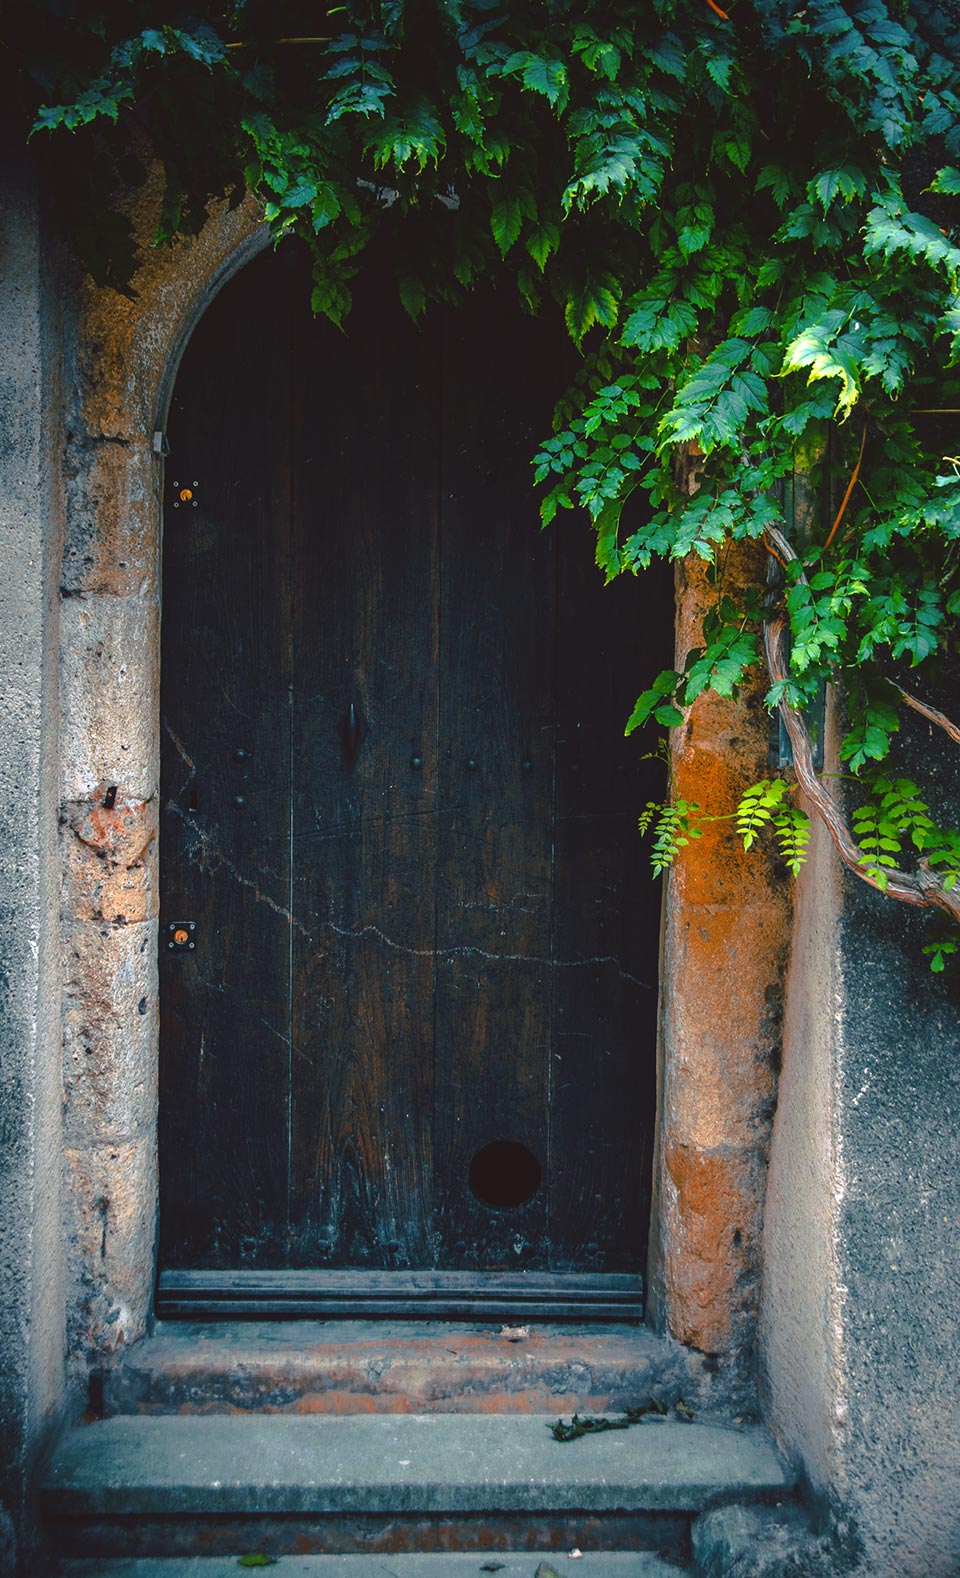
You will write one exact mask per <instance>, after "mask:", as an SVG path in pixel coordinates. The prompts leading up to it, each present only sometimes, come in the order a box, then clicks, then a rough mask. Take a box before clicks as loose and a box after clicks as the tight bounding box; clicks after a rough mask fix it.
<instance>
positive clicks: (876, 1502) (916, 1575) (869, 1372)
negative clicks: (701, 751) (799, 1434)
mask: <svg viewBox="0 0 960 1578" xmlns="http://www.w3.org/2000/svg"><path fill="white" fill-rule="evenodd" d="M956 695H957V686H956V684H954V685H953V686H951V687H950V688H949V689H948V690H946V691H945V697H947V698H949V697H951V696H953V697H955V696H956ZM947 705H948V706H949V701H948V702H947ZM953 710H954V711H955V708H954V709H953ZM904 732H905V733H906V734H907V735H908V736H909V739H910V745H912V747H913V750H912V753H911V751H910V746H909V745H908V748H907V751H905V753H904V755H903V757H902V758H901V760H902V761H903V762H904V764H905V765H907V764H908V763H909V761H910V755H911V754H912V756H913V764H914V765H915V766H917V767H918V771H923V778H924V780H927V781H928V772H927V771H926V770H924V769H920V768H919V759H920V756H921V753H922V757H923V760H924V762H925V763H926V764H931V763H932V765H933V770H934V774H935V785H934V795H933V803H934V805H935V806H937V807H939V808H941V810H946V812H947V815H948V816H949V815H950V814H951V812H952V815H953V817H954V818H956V816H957V813H958V809H960V795H958V793H957V788H956V772H957V753H956V747H955V746H952V745H950V744H949V742H947V741H946V740H945V738H944V737H943V735H940V734H935V733H934V731H933V730H932V729H931V728H930V726H929V725H927V724H925V723H922V722H919V721H918V723H917V724H916V725H911V726H910V727H909V728H908V729H905V731H904ZM941 742H942V744H941ZM850 887H851V888H852V890H853V891H851V892H849V893H848V894H847V898H846V903H845V905H844V910H843V914H842V918H841V925H840V956H841V958H842V961H843V963H842V968H843V974H844V979H845V981H846V983H847V991H846V993H845V994H844V997H843V1034H842V1040H841V1052H840V1056H839V1058H838V1066H837V1101H838V1131H839V1135H840V1143H841V1146H842V1154H843V1167H844V1173H845V1176H846V1186H845V1192H844V1202H843V1210H842V1213H841V1217H840V1224H839V1266H838V1276H839V1280H840V1283H841V1284H842V1285H843V1287H844V1288H845V1289H846V1294H845V1300H844V1320H843V1327H844V1351H843V1364H844V1383H845V1389H846V1428H845V1432H844V1436H843V1439H842V1443H841V1449H842V1452H843V1459H844V1461H843V1491H844V1494H845V1496H846V1498H847V1500H848V1503H849V1505H850V1508H851V1510H852V1513H853V1516H854V1518H855V1520H856V1523H857V1526H858V1531H859V1534H860V1538H861V1540H862V1542H863V1547H864V1571H865V1572H868V1573H870V1574H876V1575H877V1578H948V1575H950V1578H955V1575H956V1574H957V1573H958V1572H960V1362H958V1339H960V1277H958V1267H960V982H958V980H957V978H956V977H955V976H946V977H945V976H940V977H937V976H933V975H931V973H930V971H929V969H928V967H927V964H926V961H925V960H924V959H923V958H922V957H921V946H922V940H923V937H924V934H925V920H924V917H922V916H921V915H919V914H917V913H916V912H914V911H911V910H909V909H907V908H906V907H905V906H904V905H900V904H893V903H891V902H889V901H884V900H883V899H881V898H879V897H878V896H877V895H875V894H873V893H871V892H870V891H869V889H867V888H866V887H865V886H864V885H863V884H862V883H851V884H850Z"/></svg>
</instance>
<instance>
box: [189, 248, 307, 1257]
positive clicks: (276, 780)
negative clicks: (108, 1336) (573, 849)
mask: <svg viewBox="0 0 960 1578" xmlns="http://www.w3.org/2000/svg"><path fill="white" fill-rule="evenodd" d="M282 272H283V271H282ZM276 280H277V272H276V269H275V268H274V267H273V260H272V259H262V260H259V261H258V262H257V263H254V264H252V265H251V266H250V268H249V269H248V270H246V271H245V272H244V273H243V274H242V275H241V276H240V277H239V279H237V280H236V281H235V282H234V283H233V284H232V285H231V286H230V290H229V294H227V295H225V296H224V297H222V298H220V300H218V301H216V302H214V304H213V306H212V307H211V308H210V310H209V312H208V313H207V315H206V317H205V318H204V319H203V321H202V322H201V324H200V326H199V327H198V329H197V331H196V334H195V335H194V338H193V340H192V341H191V343H190V345H189V347H188V349H187V353H186V356H185V359H184V368H183V372H182V374H181V377H180V379H179V380H178V384H177V393H176V399H175V401H174V405H173V409H172V412H171V417H170V443H171V456H170V460H169V461H168V463H167V466H166V479H167V480H166V493H167V497H166V507H165V511H164V531H165V544H164V585H163V597H164V618H163V649H162V688H161V733H162V742H161V743H162V764H161V782H162V786H163V800H162V821H161V849H162V855H161V916H162V922H163V926H164V928H165V930H164V934H163V939H162V945H161V950H160V955H161V957H160V967H161V991H162V1005H161V1058H160V1071H161V1072H160V1167H161V1188H162V1191H163V1210H162V1256H163V1261H164V1263H165V1264H168V1265H181V1266H183V1265H197V1264H208V1265H223V1266H230V1265H236V1266H242V1265H249V1264H255V1265H259V1266H267V1265H282V1264H283V1257H284V1254H285V1240H286V1217H287V1128H288V1105H289V1062H290V984H289V962H288V961H289V930H290V918H289V915H290V912H289V905H290V838H289V815H288V809H287V808H288V804H289V783H290V711H289V694H288V690H287V681H288V672H287V671H288V666H289V643H290V629H289V612H290V588H289V566H290V556H289V541H288V539H289V530H290V454H289V433H290V421H289V412H290V407H289V332H288V330H289V323H288V313H287V301H288V297H287V295H286V293H285V292H284V291H283V290H277V289H275V288H274V284H275V282H276ZM174 482H178V483H180V485H181V487H184V488H185V487H190V488H191V489H192V490H194V491H195V496H196V499H197V504H196V507H194V505H193V503H192V501H191V500H186V501H179V500H178V504H179V507H178V508H177V509H174V508H173V502H174V492H175V490H174V487H173V484H174ZM180 920H192V921H194V922H195V925H196V933H195V938H196V945H195V948H194V950H193V951H192V952H191V953H189V954H179V953H176V952H173V951H171V950H169V949H168V948H167V946H166V943H167V941H168V940H169V930H168V928H169V925H170V924H171V922H175V921H180Z"/></svg>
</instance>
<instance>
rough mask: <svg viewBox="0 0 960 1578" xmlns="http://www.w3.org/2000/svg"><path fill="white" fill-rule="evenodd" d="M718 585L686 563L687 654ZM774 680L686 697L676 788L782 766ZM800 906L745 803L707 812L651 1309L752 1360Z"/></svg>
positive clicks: (663, 1154)
mask: <svg viewBox="0 0 960 1578" xmlns="http://www.w3.org/2000/svg"><path fill="white" fill-rule="evenodd" d="M762 574H763V550H762V549H760V548H758V547H756V546H755V545H753V544H745V545H743V546H742V547H737V548H735V549H733V550H731V551H730V552H729V553H728V554H727V555H726V556H725V559H724V564H723V579H724V582H725V588H726V589H728V590H731V591H735V590H736V588H737V587H738V586H739V585H743V584H744V583H745V582H747V581H750V582H753V583H754V584H755V583H756V579H757V576H758V575H760V576H762ZM715 596H716V588H715V586H713V585H711V584H710V582H709V581H708V568H707V566H705V565H703V564H702V563H701V562H700V561H699V560H697V559H695V558H693V557H692V556H691V558H690V559H688V560H687V561H685V562H684V563H682V564H681V565H679V566H678V571H677V667H678V668H680V669H682V668H683V665H684V662H685V659H686V656H687V653H688V652H689V650H690V648H691V647H696V646H700V645H702V644H703V643H702V635H701V627H702V620H703V615H704V613H705V611H706V609H707V608H708V607H709V606H710V605H711V604H712V603H713V601H714V598H715ZM765 689H766V686H765V684H764V681H763V676H762V675H757V676H756V677H755V678H752V680H751V683H750V684H749V685H748V686H745V687H744V688H743V689H742V690H741V692H740V694H739V696H738V698H737V699H736V700H735V701H723V700H721V699H720V698H719V697H717V696H713V695H708V696H703V697H701V698H700V699H699V700H698V701H697V702H695V703H694V705H693V706H692V707H690V708H689V709H688V710H687V712H686V716H685V718H684V722H683V723H682V724H681V725H679V726H678V727H677V728H675V729H673V730H672V731H671V736H672V738H671V763H672V766H671V771H672V788H673V795H674V797H675V798H683V799H686V800H691V801H695V802H697V803H698V804H699V805H700V806H701V807H702V809H703V810H704V811H706V812H709V813H711V814H718V815H727V814H729V813H732V812H733V810H734V808H735V807H736V804H737V801H738V800H739V798H740V795H741V794H742V793H743V790H744V789H745V788H746V787H747V785H748V784H750V783H752V782H754V781H755V780H756V779H758V778H764V777H768V776H770V772H771V769H770V766H769V737H770V733H769V731H770V723H769V715H768V713H767V711H766V709H765V707H764V706H763V695H764V692H765ZM790 906H791V896H790V877H789V875H788V873H787V872H786V870H785V869H784V868H783V867H782V866H781V865H780V863H779V862H778V861H777V859H776V856H775V851H773V850H763V851H761V850H758V849H756V848H755V849H754V850H752V851H751V852H750V853H749V854H747V853H745V852H744V850H743V848H742V845H741V844H740V842H739V841H738V839H737V836H736V830H735V825H734V822H733V819H732V817H731V818H730V820H724V821H717V822H712V823H707V824H706V825H705V827H704V830H703V836H702V838H700V839H698V840H696V841H693V842H691V843H690V844H688V845H687V846H686V848H684V849H683V850H682V851H681V853H680V855H679V857H678V859H677V861H676V864H675V865H674V867H673V869H672V871H671V872H670V873H669V876H668V878H667V883H666V893H665V901H664V932H663V961H662V969H661V1019H660V1048H659V1062H660V1082H659V1083H660V1097H659V1113H658V1144H657V1148H656V1157H657V1160H656V1164H655V1177H654V1212H653V1224H652V1234H651V1254H650V1312H651V1316H652V1318H653V1320H654V1322H655V1323H656V1324H657V1325H658V1326H659V1327H660V1328H661V1329H665V1330H667V1331H669V1332H670V1333H671V1334H672V1335H673V1336H675V1337H677V1338H678V1339H679V1340H680V1341H681V1342H683V1343H686V1344H688V1345H690V1346H691V1347H694V1348H697V1349H699V1350H700V1351H701V1352H703V1353H707V1354H716V1355H718V1356H719V1355H728V1356H730V1357H731V1358H732V1359H736V1358H739V1359H741V1360H747V1358H748V1356H749V1354H750V1351H751V1349H752V1345H753V1336H754V1328H755V1323H756V1312H757V1303H758V1293H759V1272H760V1266H759V1253H760V1233H761V1229H762V1225H763V1194H764V1183H765V1174H766V1162H767V1148H768V1143H769V1136H770V1128H771V1123H772V1118H773V1111H774V1106H775V1102H776V1084H777V1069H778V1065H779V1053H780V1019H781V1003H782V982H783V971H784V962H785V952H786V947H787V943H788V936H789V921H790Z"/></svg>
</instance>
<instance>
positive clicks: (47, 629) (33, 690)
mask: <svg viewBox="0 0 960 1578" xmlns="http://www.w3.org/2000/svg"><path fill="white" fill-rule="evenodd" d="M11 143H12V136H8V139H7V144H6V145H7V146H8V147H9V146H11ZM54 300H55V292H54V291H53V290H52V289H51V287H50V282H49V278H48V270H47V266H46V262H45V258H44V254H43V247H42V245H41V227H40V220H39V214H38V203H37V195H36V190H35V185H34V181H33V176H32V171H31V169H30V166H29V163H28V161H27V160H26V159H25V158H18V157H15V158H13V159H8V160H7V161H5V167H4V175H3V177H2V184H0V322H2V324H3V335H2V336H0V809H2V818H3V837H2V839H0V1286H2V1289H3V1297H2V1299H0V1355H2V1363H0V1502H2V1504H3V1505H2V1515H0V1573H3V1574H7V1573H12V1572H14V1571H15V1570H25V1568H26V1566H27V1564H28V1563H29V1559H30V1558H29V1550H28V1549H25V1548H24V1547H23V1542H22V1539H21V1550H20V1560H19V1563H18V1562H17V1559H16V1556H15V1545H16V1543H17V1535H18V1534H22V1531H23V1528H24V1527H25V1526H27V1524H28V1522H29V1520H26V1521H25V1517H24V1498H25V1495H26V1490H27V1485H28V1480H29V1472H30V1467H31V1464H32V1460H33V1457H34V1455H35V1453H36V1451H37V1450H38V1449H39V1448H40V1447H41V1446H42V1445H43V1442H44V1439H45V1436H46V1434H47V1432H48V1430H49V1428H50V1427H51V1426H52V1424H53V1423H54V1422H55V1421H56V1418H57V1416H58V1413H59V1410H60V1408H61V1406H62V1374H63V1290H62V1271H61V1266H62V1245H61V1221H60V1174H61V1154H60V1107H61V1079H60V1001H59V975H60V969H59V902H58V893H59V887H58V865H57V805H58V793H57V733H58V723H57V720H58V712H59V709H58V702H57V645H58V640H57V596H56V592H57V574H58V562H59V538H60V531H59V524H58V523H59V516H60V508H59V483H58V480H57V479H58V474H59V467H58V455H59V447H60V446H59V435H58V431H57V428H58V412H59V410H60V400H59V372H58V350H57V347H58V344H59V333H58V325H57V321H56V313H55V311H54V310H53V302H54Z"/></svg>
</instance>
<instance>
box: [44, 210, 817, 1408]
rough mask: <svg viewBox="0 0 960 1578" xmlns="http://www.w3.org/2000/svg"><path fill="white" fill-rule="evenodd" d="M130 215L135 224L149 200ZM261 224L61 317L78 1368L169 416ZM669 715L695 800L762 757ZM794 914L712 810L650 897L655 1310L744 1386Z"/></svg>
mask: <svg viewBox="0 0 960 1578" xmlns="http://www.w3.org/2000/svg"><path fill="white" fill-rule="evenodd" d="M137 219H138V222H139V228H140V233H141V234H142V235H144V236H147V235H149V234H150V231H151V220H152V215H151V213H150V207H149V201H148V200H147V201H145V203H144V207H143V211H142V212H141V213H140V214H139V215H138V216H137ZM268 240H269V237H268V235H267V232H266V230H265V227H264V226H263V225H262V223H261V222H260V217H259V213H258V210H257V208H256V206H255V204H254V203H253V202H252V201H250V200H248V201H246V202H244V203H243V204H241V205H240V206H239V207H237V208H235V209H232V210H231V209H230V208H229V207H228V205H226V204H222V205H219V206H217V207H215V208H214V209H213V210H212V212H211V217H210V220H209V222H208V224H207V225H206V226H205V228H204V230H203V232H202V233H201V235H200V236H199V237H197V238H196V239H195V240H194V241H191V242H189V243H186V242H185V243H181V244H179V245H177V246H176V247H174V248H171V249H167V250H158V251H150V250H147V252H146V254H145V255H146V258H147V261H146V262H145V264H144V266H143V268H142V269H141V271H140V273H139V275H138V276H137V279H136V281H135V287H136V292H137V294H136V296H135V297H134V298H133V299H130V300H127V299H125V298H121V297H119V296H117V295H116V294H115V293H114V292H112V291H108V290H98V289H94V288H93V287H92V286H91V287H88V289H87V290H86V293H85V294H84V295H83V297H82V300H81V305H80V310H79V314H78V319H77V323H76V326H75V329H76V332H75V340H74V375H75V381H74V400H73V409H72V411H71V412H70V419H69V423H68V426H69V431H70V435H71V436H70V445H69V451H68V456H67V479H68V480H67V487H68V500H67V533H66V543H65V552H64V569H63V580H62V597H63V606H62V621H61V629H62V647H61V693H62V706H63V730H62V772H61V824H62V851H63V856H62V869H63V939H64V965H65V996H64V1075H63V1078H64V1113H65V1117H64V1145H65V1211H66V1237H67V1246H68V1268H69V1284H68V1298H67V1328H68V1346H69V1353H70V1355H71V1361H72V1364H73V1369H74V1373H75V1375H76V1376H77V1378H78V1380H79V1379H80V1378H82V1376H83V1374H84V1373H85V1372H86V1371H87V1370H88V1369H90V1368H91V1367H93V1368H95V1367H96V1366H98V1365H99V1364H102V1363H106V1362H109V1360H110V1358H111V1357H112V1356H113V1355H114V1354H116V1353H117V1352H118V1351H119V1350H120V1349H121V1348H122V1347H124V1346H125V1345H127V1344H129V1343H130V1342H132V1341H134V1340H136V1339H137V1338H138V1337H139V1336H141V1335H142V1334H143V1332H144V1331H145V1330H146V1327H147V1322H148V1319H149V1316H150V1311H151V1306H152V1297H153V1288H154V1277H155V1264H154V1255H155V1237H156V1201H157V1178H156V1074H157V987H156V955H157V860H158V850H157V800H156V796H157V784H158V711H159V709H158V679H159V675H158V663H159V618H160V595H159V593H160V588H159V568H158V567H159V545H160V514H161V498H162V467H163V453H162V451H163V439H162V435H163V426H164V417H165V412H166V406H167V403H168V400H169V395H170V390H171V387H172V384H173V379H174V377H175V373H176V369H177V366H178V363H179V358H180V355H181V352H182V350H183V347H184V345H185V343H186V341H187V339H188V338H189V335H190V332H191V330H192V328H193V326H194V324H195V323H196V322H197V320H198V318H199V317H200V315H201V314H202V312H203V310H204V308H205V306H206V305H207V303H208V302H209V301H210V300H211V299H212V297H213V296H214V295H215V294H216V292H217V291H218V290H219V289H220V287H221V285H222V284H223V283H224V282H225V281H226V280H227V279H228V278H229V277H230V276H231V275H232V274H233V273H234V272H236V270H237V269H239V268H240V267H241V266H242V265H243V263H244V262H245V261H246V260H247V259H248V258H250V257H252V256H253V255H254V254H255V253H256V252H258V251H259V250H261V249H262V248H263V247H264V246H265V245H267V244H268ZM751 551H752V550H751ZM726 573H727V574H728V575H730V574H731V573H735V572H733V571H732V570H731V567H730V565H729V564H728V566H727V571H726ZM708 595H709V591H708V588H707V585H706V580H705V577H704V573H703V570H702V567H697V566H687V565H685V566H682V567H681V568H680V571H679V575H678V616H679V617H678V648H679V652H680V657H681V660H682V657H683V656H684V655H685V653H686V651H687V650H688V649H689V647H690V646H692V645H695V644H696V636H697V630H698V627H699V619H700V615H701V613H702V610H703V608H704V606H705V603H706V600H707V598H708ZM673 734H674V740H673V774H674V777H675V780H676V783H677V786H678V789H679V792H681V793H687V794H688V795H689V796H690V797H692V798H700V799H705V798H706V794H705V792H704V785H705V784H706V783H709V784H710V785H711V788H712V789H713V790H714V794H715V795H716V796H717V797H719V796H722V797H723V798H730V796H732V795H735V793H736V788H737V786H738V785H744V784H746V783H748V782H750V781H751V779H754V778H757V777H759V776H762V775H763V773H764V771H765V769H766V758H767V718H766V714H765V712H764V711H763V709H762V706H761V705H760V695H759V694H757V695H755V696H754V697H752V698H751V701H750V704H749V705H748V706H747V708H746V709H745V708H744V706H743V699H741V703H740V705H739V706H738V708H737V709H734V708H733V707H732V706H730V705H728V704H724V703H720V702H718V701H716V700H711V701H708V702H704V703H699V704H698V705H697V707H696V708H694V709H691V713H690V716H689V717H688V719H687V720H686V722H685V723H684V725H683V726H682V727H680V728H679V729H677V730H675V731H673ZM694 784H695V785H696V786H697V790H696V791H694V790H693V788H692V787H691V786H692V785H694ZM788 928H789V909H788V900H787V898H786V896H785V884H783V883H778V882H777V881H776V879H775V876H774V873H773V870H772V868H768V867H766V866H764V865H763V863H762V862H759V861H757V860H756V859H755V858H753V857H750V858H749V859H748V858H746V857H744V856H743V854H742V852H738V851H737V849H736V847H735V844H734V841H733V839H732V837H731V834H730V830H729V828H728V827H727V825H726V824H717V826H716V827H715V829H714V830H713V831H712V832H711V833H709V834H708V835H707V836H706V837H704V838H703V840H702V841H701V842H700V843H699V844H694V845H691V846H690V847H689V848H688V849H687V850H686V851H685V852H684V855H683V858H682V860H681V861H680V862H679V863H678V866H677V868H676V870H675V871H674V873H673V874H672V876H671V880H670V882H669V883H668V885H667V893H666V899H665V925H664V940H663V969H662V972H661V982H662V1002H661V1035H660V1046H661V1050H660V1063H661V1067H660V1098H659V1101H660V1117H659V1123H658V1142H657V1154H656V1157H655V1166H654V1173H655V1185H654V1196H655V1199H654V1220H653V1231H652V1244H653V1249H652V1253H651V1266H650V1292H651V1298H650V1309H651V1316H652V1318H653V1319H654V1321H655V1322H656V1323H657V1324H658V1325H659V1326H660V1327H661V1328H663V1329H665V1330H667V1331H669V1332H671V1333H672V1334H673V1335H675V1336H676V1337H678V1338H679V1339H680V1340H681V1341H682V1342H684V1343H686V1344H688V1345H689V1346H691V1347H693V1348H695V1349H698V1350H700V1351H701V1352H704V1353H708V1354H712V1355H718V1356H721V1357H722V1358H723V1359H724V1362H725V1364H726V1365H727V1367H728V1369H729V1374H730V1377H731V1380H732V1381H735V1380H737V1379H739V1378H742V1377H746V1378H747V1379H748V1381H749V1375H748V1371H747V1370H746V1369H745V1368H744V1366H743V1361H746V1360H748V1359H749V1357H750V1355H751V1352H752V1344H753V1335H754V1327H755V1317H756V1309H757V1303H758V1290H759V1257H760V1231H761V1226H762V1210H763V1193H764V1182H765V1171H766V1156H767V1147H768V1141H769V1133H770V1125H771V1121H772V1115H773V1109H774V1103H775V1085H776V1066H777V1061H778V1055H779V1035H780V1031H779V1006H780V1001H781V989H782V967H783V960H784V953H785V947H786V941H787V936H788ZM721 1004H722V1009H723V1012H722V1013H721V1012H720V1011H719V1005H721Z"/></svg>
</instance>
